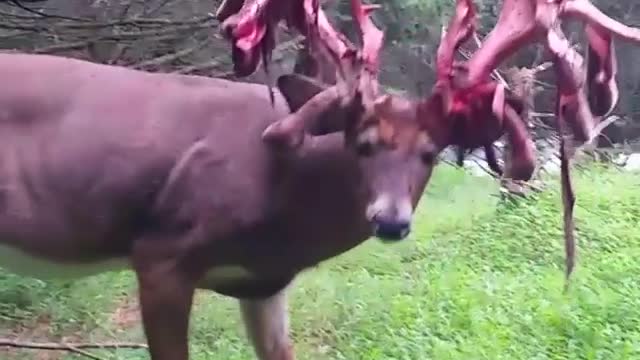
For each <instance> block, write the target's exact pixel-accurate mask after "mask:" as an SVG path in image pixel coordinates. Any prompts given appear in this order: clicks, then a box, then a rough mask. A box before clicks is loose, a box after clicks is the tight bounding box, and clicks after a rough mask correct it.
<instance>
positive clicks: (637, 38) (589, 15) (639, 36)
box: [561, 0, 640, 43]
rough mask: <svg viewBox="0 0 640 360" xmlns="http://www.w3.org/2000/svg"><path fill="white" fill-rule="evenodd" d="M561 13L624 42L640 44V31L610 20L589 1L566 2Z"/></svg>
mask: <svg viewBox="0 0 640 360" xmlns="http://www.w3.org/2000/svg"><path fill="white" fill-rule="evenodd" d="M561 13H562V15H566V16H569V17H575V18H578V19H580V20H582V21H584V22H585V23H588V24H590V25H592V26H594V27H598V28H602V29H604V30H606V31H607V32H609V33H611V34H613V35H615V36H616V37H618V38H620V39H622V40H625V41H629V42H634V43H640V29H638V28H634V27H630V26H627V25H625V24H622V23H620V22H618V21H616V20H614V19H612V18H610V17H609V16H607V15H606V14H605V13H603V12H602V11H600V9H598V8H597V7H595V6H594V5H593V4H592V3H591V2H590V1H589V0H564V2H563V4H562V9H561Z"/></svg>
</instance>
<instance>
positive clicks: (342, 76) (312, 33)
mask: <svg viewBox="0 0 640 360" xmlns="http://www.w3.org/2000/svg"><path fill="white" fill-rule="evenodd" d="M351 8H352V13H353V17H354V20H355V22H356V24H357V27H358V30H359V32H360V36H361V41H362V49H361V50H359V49H357V48H356V46H355V45H354V44H353V43H351V42H350V41H349V40H348V39H347V38H346V37H345V36H344V35H342V34H340V33H339V32H337V31H336V30H335V29H334V28H333V26H332V25H331V23H330V22H329V20H328V19H327V17H326V15H325V13H324V12H323V11H322V9H321V8H320V7H319V4H318V1H317V0H304V1H303V2H302V12H303V14H304V27H303V25H302V23H301V21H300V20H298V29H299V30H301V31H303V33H304V34H305V35H306V37H307V41H308V45H309V47H310V48H311V52H312V53H313V54H314V56H316V57H323V58H324V59H326V60H328V61H329V62H331V63H332V64H333V67H334V69H335V70H336V78H337V83H336V84H335V85H333V86H330V87H328V88H327V89H325V90H324V91H322V92H320V93H318V94H317V95H315V96H314V97H313V98H312V99H311V100H310V101H309V102H307V103H305V104H304V105H303V106H302V107H301V108H300V109H297V111H295V112H293V113H292V114H290V115H289V116H288V117H285V118H283V119H280V120H278V121H276V122H274V123H273V124H272V125H270V126H269V127H268V128H267V129H266V130H265V131H264V133H263V138H264V139H265V140H266V141H268V142H271V143H279V144H280V145H284V146H285V147H297V146H299V145H300V144H301V143H302V141H303V140H304V135H305V131H307V130H308V129H310V128H312V127H313V126H315V125H316V121H317V120H318V118H319V117H320V115H321V114H322V113H324V112H325V111H327V109H328V108H331V107H333V106H337V107H347V106H359V107H361V108H363V109H364V111H365V112H366V111H370V110H371V109H373V107H374V106H375V104H376V101H378V82H377V73H378V66H379V62H378V57H379V52H380V50H381V48H382V44H383V39H384V35H383V33H382V31H380V30H379V29H378V28H376V27H375V25H374V24H373V23H372V22H371V19H370V18H369V14H370V12H371V11H372V10H373V9H375V8H377V6H373V5H363V4H362V3H361V2H360V0H352V1H351ZM356 98H357V100H358V101H357V102H356V103H354V100H355V99H356Z"/></svg>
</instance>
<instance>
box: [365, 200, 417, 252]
mask: <svg viewBox="0 0 640 360" xmlns="http://www.w3.org/2000/svg"><path fill="white" fill-rule="evenodd" d="M412 215H413V208H412V206H411V199H410V198H409V197H406V198H401V199H395V198H393V197H392V196H389V195H387V194H382V195H380V196H378V197H377V198H376V199H375V200H374V201H373V202H372V203H371V204H370V205H369V206H368V208H367V220H369V222H370V223H371V226H372V230H373V236H375V237H377V238H379V239H381V240H383V241H398V240H402V239H404V238H406V237H407V235H409V233H410V232H411V216H412Z"/></svg>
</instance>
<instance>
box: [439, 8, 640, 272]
mask: <svg viewBox="0 0 640 360" xmlns="http://www.w3.org/2000/svg"><path fill="white" fill-rule="evenodd" d="M473 14H474V11H473V4H472V3H471V0H458V1H457V6H456V14H455V15H454V18H453V19H452V21H451V24H450V26H449V29H448V32H447V34H446V35H445V36H444V37H443V43H442V44H441V46H440V49H439V51H438V83H437V84H436V87H435V89H434V95H433V96H432V98H431V99H430V101H429V104H431V106H433V104H442V119H441V121H442V120H444V121H445V122H446V123H448V124H447V125H446V126H449V127H451V128H452V129H453V130H452V133H451V134H450V138H451V139H450V141H449V142H450V143H451V144H456V145H462V146H471V145H476V146H478V145H481V144H482V143H483V142H485V143H486V142H487V141H493V140H495V139H497V138H496V136H498V137H499V135H501V131H500V130H504V131H505V132H507V134H508V135H509V139H510V142H511V144H512V149H511V150H512V152H513V155H515V156H516V157H517V156H518V155H519V156H521V158H520V159H519V160H517V161H515V162H514V166H515V165H517V164H518V162H521V164H523V165H526V166H525V167H524V168H525V169H529V165H531V164H532V163H531V162H532V161H533V158H532V157H531V151H532V148H531V146H532V145H530V139H529V137H528V134H527V133H526V130H525V129H524V126H523V125H522V124H521V119H519V116H517V111H515V110H516V108H517V101H516V100H513V99H509V98H508V96H509V94H508V93H507V92H506V89H504V87H502V86H501V85H499V84H496V83H495V82H493V81H492V80H491V79H490V74H491V72H492V71H493V70H494V69H495V68H496V67H497V66H498V65H499V64H500V63H501V62H502V61H503V60H504V59H506V58H507V57H509V56H510V55H512V54H513V53H515V52H516V51H517V50H518V49H520V48H521V47H523V46H525V45H528V44H531V43H533V42H541V43H543V44H544V45H545V46H546V48H547V49H548V50H549V52H550V54H551V55H552V58H553V63H554V67H555V70H556V74H557V78H558V79H557V89H558V90H557V105H556V115H557V116H556V119H557V128H558V131H560V132H561V133H563V134H564V133H565V132H569V133H571V134H572V135H573V136H572V143H573V145H580V144H583V143H585V142H588V141H590V140H591V139H593V137H594V136H596V135H597V134H596V132H597V131H596V130H595V128H596V123H597V122H598V121H599V120H600V119H601V118H602V117H603V116H606V115H607V114H608V113H610V112H611V111H612V109H613V108H614V107H615V105H616V103H617V101H618V88H617V85H616V82H615V74H616V57H615V51H614V49H613V37H614V36H615V37H617V38H619V39H622V40H625V41H630V42H635V43H640V29H636V28H631V27H628V26H626V25H624V24H621V23H619V22H617V21H615V20H613V19H611V18H609V17H608V16H606V15H605V14H603V13H602V12H601V11H600V10H598V9H597V8H596V7H595V6H593V5H592V4H591V3H590V2H589V1H588V0H504V2H503V5H502V9H501V12H500V16H499V18H498V22H497V24H496V26H495V27H494V29H493V30H492V31H491V33H490V34H489V35H488V36H487V38H486V39H485V42H484V44H483V45H482V46H481V47H480V48H479V49H478V51H476V52H475V54H473V56H472V57H471V59H469V61H468V62H467V63H465V64H456V63H455V62H454V60H453V52H454V51H455V49H457V47H459V46H460V45H461V44H462V42H464V41H465V40H466V39H467V38H468V37H469V32H472V31H473V21H474V20H473ZM565 18H575V19H579V20H582V21H583V22H585V23H586V28H585V31H586V34H587V41H588V57H587V61H586V69H585V68H584V67H585V61H584V59H583V57H582V56H581V55H580V54H579V53H578V52H577V51H576V50H575V49H573V48H572V47H571V46H570V44H569V41H568V40H567V39H566V37H565V36H564V34H563V32H562V29H561V27H560V23H561V21H562V20H563V19H565ZM585 70H586V71H585ZM472 114H473V116H474V118H473V119H471V115H472ZM501 126H502V127H501ZM496 130H498V131H496ZM567 146H568V145H567V139H565V137H564V136H562V137H561V154H562V156H561V161H562V164H561V169H562V194H563V203H564V213H565V250H566V257H567V274H566V275H567V278H568V277H569V275H570V274H571V271H572V270H573V267H574V263H575V260H574V256H575V242H574V239H573V236H574V235H573V228H574V224H573V205H574V202H575V196H574V194H573V189H572V186H571V178H570V174H569V155H570V152H571V151H570V150H569V149H567ZM523 174H524V173H523ZM525 175H526V174H525ZM529 176H530V174H529Z"/></svg>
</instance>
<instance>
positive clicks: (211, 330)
mask: <svg viewBox="0 0 640 360" xmlns="http://www.w3.org/2000/svg"><path fill="white" fill-rule="evenodd" d="M553 183H554V184H555V183H556V182H555V181H554V182H553ZM576 185H577V194H578V204H577V205H578V207H577V210H576V217H577V226H578V229H579V238H578V239H579V240H578V241H579V253H578V267H577V271H576V273H575V274H574V278H573V281H574V282H573V285H572V288H571V290H570V291H569V292H568V293H567V294H563V292H562V288H563V284H564V282H563V281H564V279H563V269H564V255H563V254H564V252H563V247H562V240H561V237H562V229H561V214H560V211H561V209H560V200H559V194H558V189H557V187H551V188H550V189H549V190H547V191H545V192H543V193H540V194H538V195H537V196H536V197H535V198H530V199H526V200H522V201H518V202H517V203H504V202H499V200H498V197H497V196H496V193H497V184H495V182H494V181H493V180H491V179H483V178H473V177H471V176H467V175H465V174H464V173H462V172H461V171H459V170H456V169H453V168H450V167H447V166H441V167H440V168H439V169H438V170H437V172H436V175H435V179H434V180H433V182H432V185H431V186H430V187H429V189H428V191H427V194H426V195H425V197H423V200H422V202H421V206H420V208H419V211H418V213H417V215H416V219H415V221H416V226H415V230H414V234H413V236H412V239H410V240H408V241H404V242H402V243H398V244H393V245H389V244H382V243H380V242H378V241H376V240H372V241H369V242H367V243H366V244H365V245H363V246H361V247H358V248H356V249H354V250H353V251H351V252H349V253H347V254H344V255H342V256H340V257H338V258H336V259H333V260H331V261H328V262H326V263H324V264H322V265H321V266H320V267H318V268H315V269H312V270H309V271H307V272H305V273H304V274H302V275H301V276H300V277H299V278H298V279H297V281H296V286H294V287H293V289H292V291H291V308H292V310H291V313H292V314H291V317H292V327H293V333H294V334H293V336H294V338H295V342H296V350H297V353H298V358H299V359H300V360H312V359H313V360H315V359H349V360H352V359H367V360H369V359H371V360H378V359H385V360H390V359H397V360H401V359H402V360H405V359H417V360H427V359H438V360H454V359H456V360H458V359H459V360H462V359H464V360H474V359H491V360H497V359H509V360H518V359H522V360H525V359H526V360H542V359H554V360H555V359H603V360H604V359H606V360H615V359H640V260H639V259H640V229H639V227H640V175H638V174H623V173H620V172H617V171H616V170H610V169H609V170H608V169H600V168H594V169H590V170H589V172H587V173H582V174H581V175H580V176H578V177H577V184H576ZM133 285H134V282H133V279H132V276H131V274H129V273H114V274H105V275H101V276H96V277H92V278H88V279H86V280H83V281H79V282H75V283H62V282H47V283H45V282H40V281H37V280H32V279H25V278H20V277H17V276H14V275H9V274H6V273H0V307H1V308H0V313H1V314H2V318H1V319H0V334H4V335H5V336H6V335H7V334H10V333H14V334H15V333H20V334H23V336H26V337H30V338H32V339H40V340H42V339H43V338H50V339H57V338H58V337H60V336H71V337H72V338H78V337H81V338H82V339H84V340H87V341H94V340H105V339H106V340H114V339H118V340H122V341H132V340H133V341H136V340H141V339H143V338H142V333H141V330H140V327H139V325H136V326H133V327H128V328H126V329H122V328H119V327H118V326H117V325H116V323H115V322H114V320H113V313H114V310H115V309H116V307H118V305H119V304H121V303H122V299H123V298H125V297H126V296H127V295H130V294H131V289H132V287H133ZM134 323H135V322H134ZM191 346H192V354H193V359H195V360H204V359H226V360H246V359H254V357H253V355H252V352H251V349H250V348H249V346H248V343H247V342H246V340H245V337H244V333H243V330H242V327H241V323H240V321H239V315H238V312H237V309H236V303H235V302H234V301H233V300H231V299H228V298H224V297H222V296H218V295H215V294H211V293H205V292H202V293H199V294H198V297H197V305H196V307H195V309H194V311H193V322H192V333H191ZM98 353H99V354H100V355H101V356H104V357H105V358H107V359H133V360H136V359H147V355H146V353H145V352H144V351H124V350H123V351H119V352H116V353H114V352H102V353H100V352H98ZM7 354H9V359H12V358H15V359H30V358H31V357H32V356H33V358H35V355H36V353H35V352H33V351H31V352H12V353H7ZM61 356H62V355H61ZM0 358H3V359H4V358H6V356H3V355H2V350H0ZM61 359H79V358H76V357H72V356H70V355H64V356H62V357H61Z"/></svg>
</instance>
